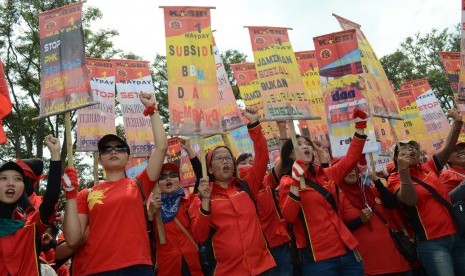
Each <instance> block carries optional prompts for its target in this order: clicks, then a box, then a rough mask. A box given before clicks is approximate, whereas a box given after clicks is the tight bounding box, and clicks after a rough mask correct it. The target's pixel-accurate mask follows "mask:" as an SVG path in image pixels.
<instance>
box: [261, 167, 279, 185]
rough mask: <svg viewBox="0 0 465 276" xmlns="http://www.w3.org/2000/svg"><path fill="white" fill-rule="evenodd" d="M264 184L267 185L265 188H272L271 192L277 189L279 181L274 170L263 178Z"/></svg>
mask: <svg viewBox="0 0 465 276" xmlns="http://www.w3.org/2000/svg"><path fill="white" fill-rule="evenodd" d="M263 184H265V186H268V187H270V189H271V190H274V189H276V187H277V186H278V184H279V181H278V180H277V179H276V177H275V175H274V173H273V170H271V172H269V173H267V174H266V175H265V177H264V178H263Z"/></svg>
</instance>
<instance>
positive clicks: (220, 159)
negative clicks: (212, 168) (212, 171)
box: [212, 156, 233, 162]
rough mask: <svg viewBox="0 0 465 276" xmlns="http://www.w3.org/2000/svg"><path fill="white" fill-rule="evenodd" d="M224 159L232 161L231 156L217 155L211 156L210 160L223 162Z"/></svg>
mask: <svg viewBox="0 0 465 276" xmlns="http://www.w3.org/2000/svg"><path fill="white" fill-rule="evenodd" d="M224 160H226V161H228V162H230V161H233V158H232V156H217V157H213V158H212V161H215V162H217V161H219V162H223V161H224Z"/></svg>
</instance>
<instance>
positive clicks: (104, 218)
mask: <svg viewBox="0 0 465 276" xmlns="http://www.w3.org/2000/svg"><path fill="white" fill-rule="evenodd" d="M139 95H140V101H141V103H142V104H143V105H144V106H145V107H146V109H145V111H144V115H146V116H150V121H151V123H152V132H153V137H154V140H155V144H156V147H155V149H154V150H153V151H152V154H151V156H150V158H149V161H148V165H147V167H146V168H145V170H144V171H142V172H141V173H140V174H139V175H138V176H137V180H134V179H129V178H127V177H126V173H125V167H126V164H127V162H128V161H129V154H130V149H129V146H128V144H127V143H126V141H124V140H123V139H121V138H120V137H118V136H116V135H113V134H107V135H105V136H103V137H102V138H101V139H100V140H99V142H98V150H99V161H100V164H101V165H102V166H103V168H104V170H105V173H106V181H105V182H100V183H98V184H97V185H95V186H94V187H92V188H91V189H84V190H82V191H80V192H79V194H78V192H77V190H78V187H77V186H78V183H77V182H78V179H77V173H76V171H75V170H74V169H72V168H67V169H66V174H65V176H64V177H63V189H64V191H65V196H66V199H67V200H66V212H65V220H64V223H63V230H64V234H65V237H66V243H67V244H68V245H69V246H70V247H71V248H73V249H77V248H79V247H80V246H82V245H83V244H84V243H85V247H84V253H83V256H84V257H83V259H82V260H81V264H82V266H81V272H82V275H94V274H95V275H141V276H142V275H153V271H152V268H151V266H152V260H151V252H150V246H149V238H148V235H147V225H146V219H145V215H144V210H143V208H145V207H146V206H143V197H142V195H141V192H140V191H139V187H138V186H139V184H138V183H137V181H138V182H140V185H141V187H142V190H143V193H144V196H145V198H147V197H148V196H149V194H150V192H151V191H152V189H153V187H154V186H155V181H156V180H157V179H158V178H159V175H160V171H161V168H162V165H163V161H164V158H165V154H166V150H167V148H168V142H167V140H166V136H165V130H164V126H163V123H162V121H161V118H160V115H159V113H158V111H157V110H156V105H155V95H154V94H152V93H144V92H140V93H139ZM87 226H89V230H88V235H87V238H86V236H85V233H86V227H87ZM117 273H119V274H117Z"/></svg>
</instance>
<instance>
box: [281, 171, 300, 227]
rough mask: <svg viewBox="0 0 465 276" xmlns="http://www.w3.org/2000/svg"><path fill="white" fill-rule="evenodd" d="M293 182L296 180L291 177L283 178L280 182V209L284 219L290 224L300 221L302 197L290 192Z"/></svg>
mask: <svg viewBox="0 0 465 276" xmlns="http://www.w3.org/2000/svg"><path fill="white" fill-rule="evenodd" d="M293 182H294V179H292V177H290V176H289V175H285V176H283V177H282V178H281V181H280V182H279V207H280V208H281V213H282V215H283V217H284V219H285V220H286V221H287V222H289V223H294V222H295V221H297V220H298V216H299V211H300V197H297V196H295V195H294V194H292V193H291V192H290V190H291V186H292V185H293Z"/></svg>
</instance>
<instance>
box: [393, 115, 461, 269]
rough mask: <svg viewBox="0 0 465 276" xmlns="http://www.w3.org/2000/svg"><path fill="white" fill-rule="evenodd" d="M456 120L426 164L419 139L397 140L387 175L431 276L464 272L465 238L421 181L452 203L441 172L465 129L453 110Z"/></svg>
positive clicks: (422, 260)
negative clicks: (388, 174) (442, 144)
mask: <svg viewBox="0 0 465 276" xmlns="http://www.w3.org/2000/svg"><path fill="white" fill-rule="evenodd" d="M448 116H449V117H451V118H452V119H453V124H452V127H451V130H450V132H449V135H448V136H447V138H446V141H445V142H444V146H443V147H442V148H441V149H440V150H438V151H437V152H436V153H435V154H434V155H433V156H432V158H431V159H430V160H428V161H427V162H426V163H420V145H419V144H418V143H417V142H416V141H412V140H411V141H405V142H400V143H398V144H397V145H396V146H395V148H394V157H393V159H394V164H395V171H394V172H393V173H392V174H391V175H390V176H389V178H388V188H389V189H390V191H391V192H393V193H395V194H396V198H397V200H398V201H399V202H400V203H401V204H402V205H403V207H404V208H403V209H404V210H405V212H406V213H407V216H408V220H409V223H410V224H411V226H412V228H413V231H414V233H415V239H416V241H417V244H416V245H417V253H418V258H419V259H420V261H421V263H422V264H423V267H424V268H425V269H426V272H427V273H428V274H429V275H465V262H464V260H465V239H464V238H462V237H460V236H459V235H457V229H456V227H455V224H454V221H453V220H452V217H451V215H450V213H449V211H448V209H447V208H446V207H445V206H444V205H442V204H441V203H440V202H439V201H438V200H436V199H435V198H434V197H433V195H432V194H431V192H429V191H428V190H427V189H426V188H424V187H423V186H422V185H420V184H419V182H420V181H421V182H423V183H425V184H427V185H429V186H431V187H432V188H433V189H434V190H436V191H437V193H438V194H439V195H440V196H441V197H443V198H444V199H445V200H447V201H449V202H450V198H449V195H448V193H447V190H446V188H445V186H444V184H443V183H442V182H441V180H440V179H439V171H441V169H442V168H443V166H444V164H446V162H447V160H448V159H449V156H450V153H451V152H452V150H453V147H454V145H455V143H456V142H457V139H458V137H459V135H460V130H461V128H462V125H463V122H462V116H461V114H460V113H459V111H457V110H456V109H451V110H449V112H448Z"/></svg>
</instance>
